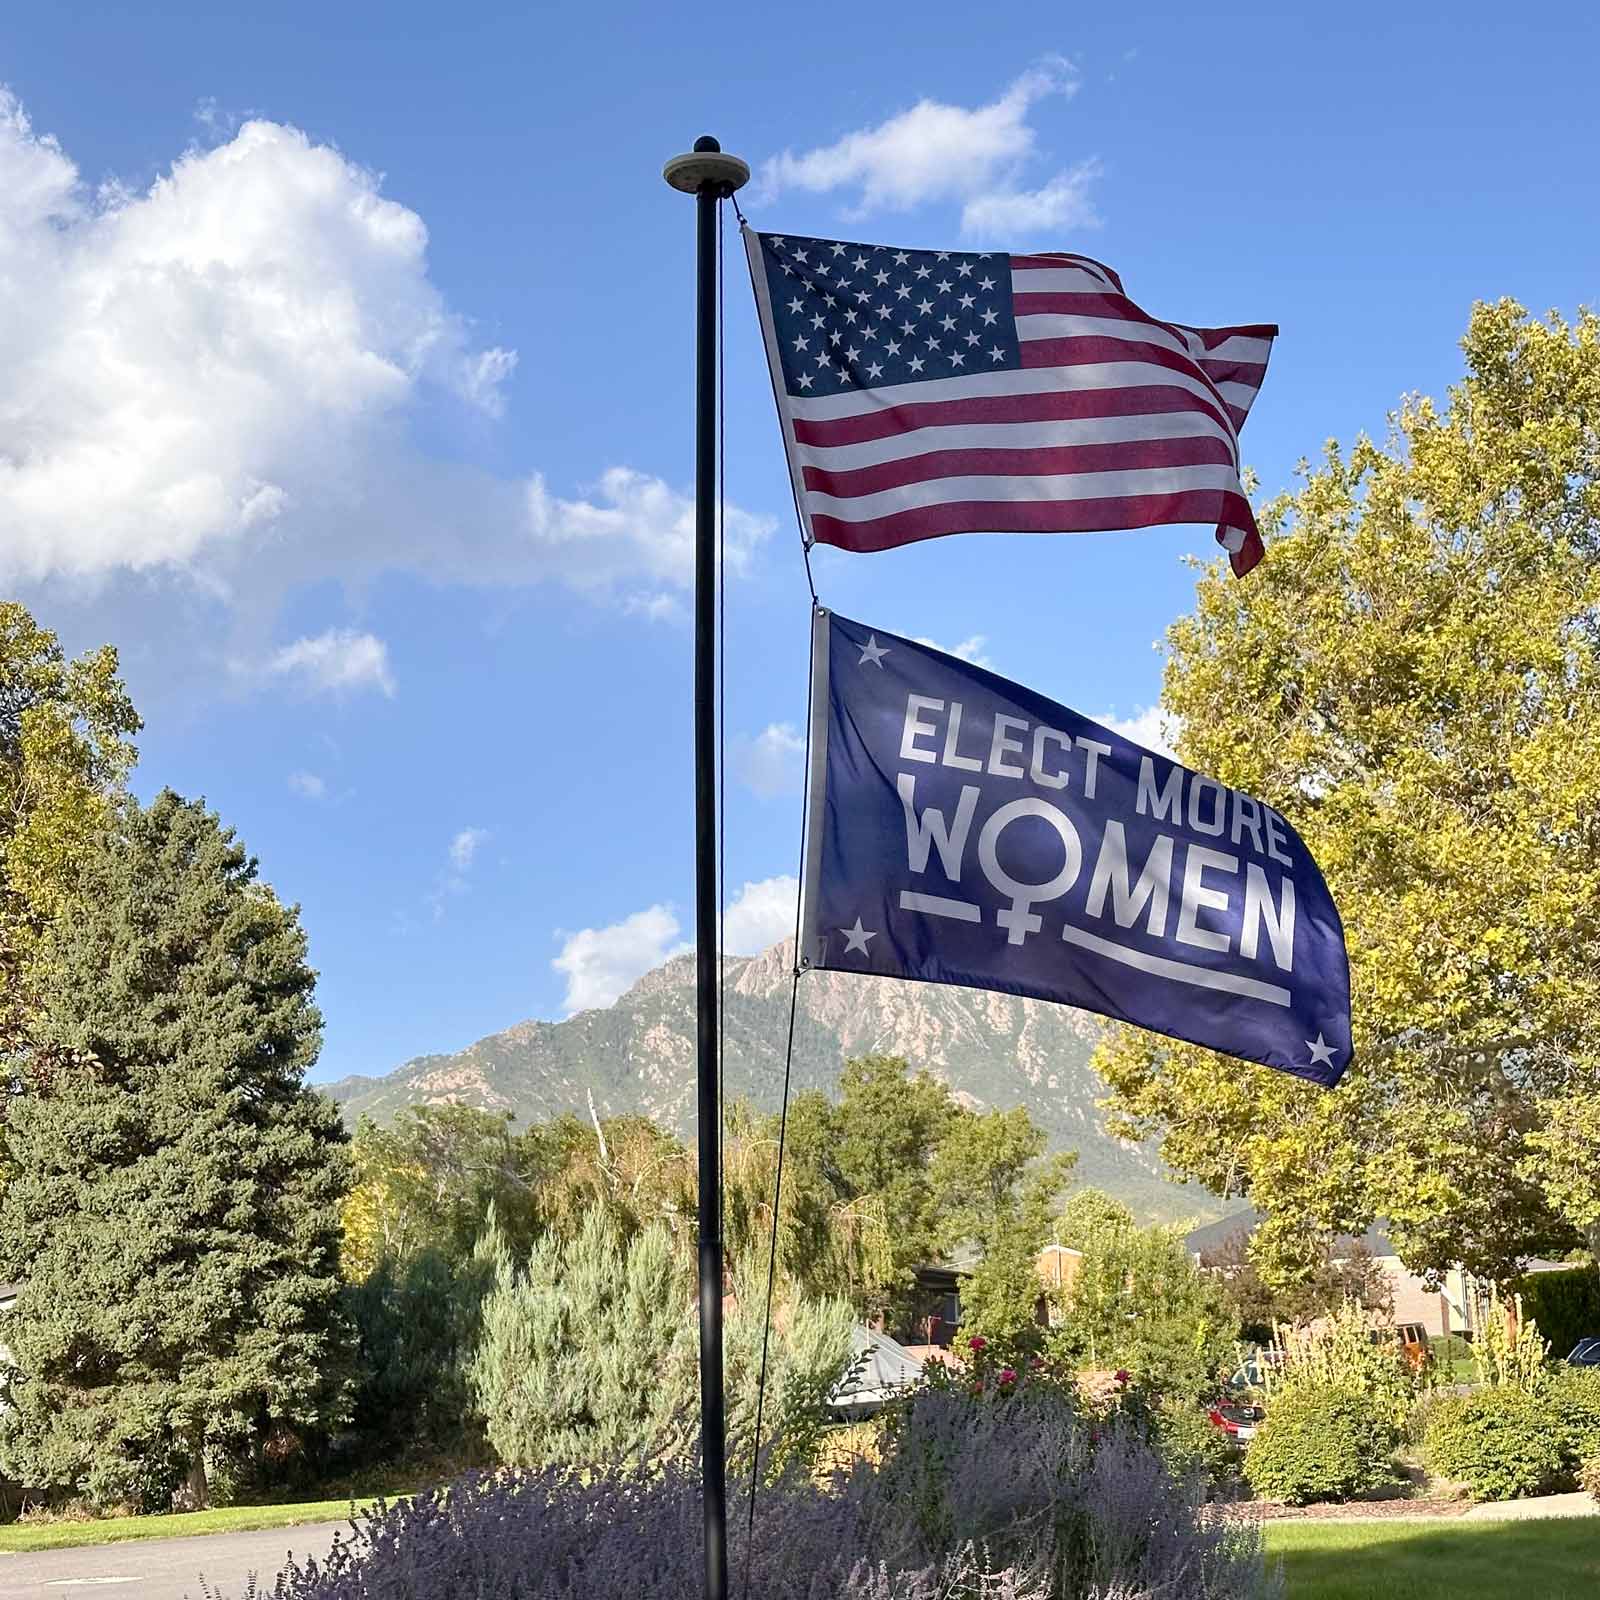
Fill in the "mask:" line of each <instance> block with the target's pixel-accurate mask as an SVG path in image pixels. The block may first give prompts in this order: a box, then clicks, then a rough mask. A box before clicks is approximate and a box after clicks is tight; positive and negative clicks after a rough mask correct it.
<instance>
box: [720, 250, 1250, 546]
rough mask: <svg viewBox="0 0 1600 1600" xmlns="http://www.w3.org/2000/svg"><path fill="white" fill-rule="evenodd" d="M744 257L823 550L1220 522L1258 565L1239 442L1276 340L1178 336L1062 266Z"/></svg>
mask: <svg viewBox="0 0 1600 1600" xmlns="http://www.w3.org/2000/svg"><path fill="white" fill-rule="evenodd" d="M745 247H746V250H747V253H748V255H749V258H750V272H751V278H752V281H753V282H754V284H755V291H756V303H757V305H758V307H759V309H760V314H761V327H762V332H763V335H764V337H765V340H766V346H767V357H768V361H769V363H770V365H771V368H772V375H773V388H774V391H775V393H776V396H777V401H778V411H779V415H780V418H781V420H782V423H783V433H784V441H785V444H786V446H787V448H788V454H789V470H790V473H791V474H792V476H793V479H794V488H795V498H796V500H797V502H798V504H799V509H800V518H801V523H802V527H803V531H804V534H805V539H806V542H807V544H813V543H822V544H832V545H838V546H840V547H841V548H843V549H846V550H888V549H892V548H893V547H894V546H896V545H902V544H910V543H912V542H914V541H915V540H918V539H932V538H937V537H938V536H939V535H941V534H946V533H1089V532H1094V531H1098V530H1101V529H1108V528H1143V527H1149V526H1151V525H1153V524H1155V523H1160V522H1207V523H1214V524H1215V525H1216V530H1217V541H1218V543H1220V544H1221V545H1222V546H1223V548H1224V549H1225V550H1227V551H1228V555H1229V559H1230V561H1231V562H1232V565H1233V570H1234V572H1235V573H1237V574H1239V575H1240V576H1243V574H1244V573H1246V572H1248V571H1249V570H1250V568H1251V567H1253V566H1254V565H1255V564H1256V562H1257V561H1259V560H1260V559H1261V554H1262V545H1261V535H1260V534H1259V533H1258V532H1257V530H1256V522H1255V516H1254V514H1253V513H1252V512H1251V509H1250V503H1249V501H1248V500H1247V499H1246V498H1245V494H1244V488H1243V486H1242V484H1241V483H1240V480H1239V428H1240V426H1241V425H1242V424H1243V422H1244V419H1245V416H1246V414H1247V413H1248V412H1249V410H1250V404H1251V402H1252V401H1253V400H1254V399H1255V397H1256V391H1257V390H1258V389H1259V388H1260V387H1261V380H1262V378H1263V377H1264V376H1265V374H1266V370H1267V357H1268V355H1269V353H1270V352H1271V349H1272V341H1273V339H1274V337H1275V336H1276V335H1277V332H1278V330H1277V329H1276V328H1275V327H1263V326H1258V327H1243V328H1191V327H1186V326H1184V325H1183V324H1181V323H1176V322H1160V321H1158V320H1157V319H1156V318H1154V317H1152V316H1150V315H1149V314H1148V313H1147V312H1145V311H1142V310H1140V308H1139V307H1138V306H1137V305H1135V304H1134V302H1133V301H1132V300H1130V299H1129V298H1128V297H1127V295H1126V294H1125V293H1124V292H1123V288H1122V280H1121V279H1120V278H1118V276H1117V275H1116V273H1114V272H1113V271H1112V270H1111V269H1110V268H1109V267H1105V266H1102V265H1101V264H1100V263H1099V262H1098V261H1091V260H1090V259H1089V258H1088V257H1087V256H1080V255H1069V254H1066V253H1062V252H1051V253H1048V254H1044V255H1006V254H997V253H995V252H975V251H959V250H896V249H893V248H891V247H889V246H887V245H871V244H850V243H846V242H845V241H843V240H835V239H808V238H800V237H796V236H795V235H792V234H776V233H757V232H756V231H755V230H754V229H746V230H745Z"/></svg>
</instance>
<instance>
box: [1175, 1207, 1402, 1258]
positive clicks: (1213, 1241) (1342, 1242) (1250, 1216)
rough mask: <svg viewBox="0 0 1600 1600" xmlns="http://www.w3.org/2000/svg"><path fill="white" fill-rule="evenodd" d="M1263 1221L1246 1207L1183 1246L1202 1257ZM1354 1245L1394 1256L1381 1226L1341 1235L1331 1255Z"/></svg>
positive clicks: (1187, 1238) (1197, 1232)
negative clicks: (1358, 1235) (1208, 1251)
mask: <svg viewBox="0 0 1600 1600" xmlns="http://www.w3.org/2000/svg"><path fill="white" fill-rule="evenodd" d="M1265 1221H1266V1213H1265V1212H1262V1211H1257V1210H1256V1208H1255V1207H1254V1206H1246V1207H1245V1208H1244V1210H1243V1211H1235V1212H1234V1213H1233V1215H1232V1216H1228V1217H1223V1218H1221V1219H1220V1220H1218V1221H1216V1222H1208V1223H1207V1224H1206V1225H1205V1226H1204V1227H1203V1228H1196V1229H1195V1230H1194V1232H1192V1233H1190V1234H1186V1235H1185V1236H1184V1241H1183V1242H1184V1244H1185V1245H1187V1246H1188V1248H1189V1251H1190V1253H1191V1254H1193V1255H1203V1254H1204V1253H1205V1252H1206V1251H1207V1250H1215V1249H1216V1248H1217V1247H1218V1246H1219V1245H1221V1244H1225V1243H1226V1242H1227V1241H1228V1240H1229V1239H1231V1238H1233V1237H1234V1235H1235V1234H1240V1233H1242V1234H1244V1235H1246V1236H1247V1237H1248V1236H1249V1235H1250V1234H1252V1233H1254V1232H1255V1231H1256V1229H1257V1228H1259V1227H1260V1226H1261V1224H1262V1223H1263V1222H1265ZM1357 1244H1359V1245H1362V1246H1364V1247H1365V1248H1366V1250H1367V1252H1368V1253H1369V1254H1370V1255H1375V1256H1392V1255H1394V1254H1395V1248H1394V1246H1393V1245H1392V1244H1391V1243H1390V1242H1389V1236H1388V1234H1387V1233H1386V1232H1385V1231H1384V1228H1383V1225H1382V1224H1381V1223H1374V1224H1373V1225H1372V1226H1371V1227H1370V1228H1368V1229H1367V1231H1366V1232H1365V1233H1364V1234H1362V1235H1361V1236H1360V1237H1359V1238H1357V1237H1356V1236H1355V1235H1354V1234H1351V1233H1341V1234H1340V1235H1339V1236H1338V1237H1337V1238H1336V1239H1335V1240H1334V1241H1333V1253H1334V1255H1335V1256H1338V1255H1339V1253H1340V1251H1341V1250H1344V1251H1348V1250H1349V1249H1350V1248H1351V1247H1352V1246H1354V1245H1357Z"/></svg>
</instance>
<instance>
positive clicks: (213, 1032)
mask: <svg viewBox="0 0 1600 1600" xmlns="http://www.w3.org/2000/svg"><path fill="white" fill-rule="evenodd" d="M39 955H40V959H39V963H38V973H39V981H38V987H37V993H36V998H37V1003H38V1017H37V1020H36V1021H35V1023H34V1024H33V1026H32V1028H31V1030H30V1034H31V1036H30V1041H29V1046H28V1054H27V1058H26V1061H25V1068H24V1072H23V1075H22V1081H23V1086H24V1092H23V1093H21V1094H20V1095H18V1096H16V1097H15V1098H14V1100H13V1104H12V1108H11V1122H10V1128H9V1134H8V1137H9V1139H10V1142H11V1146H12V1150H13V1152H14V1155H15V1157H16V1161H17V1171H16V1174H15V1176H14V1177H13V1179H12V1181H11V1182H10V1183H9V1184H8V1186H7V1188H6V1190H5V1193H4V1195H3V1196H0V1277H7V1278H13V1279H16V1280H18V1281H19V1282H21V1283H22V1285H23V1288H22V1292H21V1294H20V1296H19V1298H18V1300H17V1303H16V1306H15V1308H14V1310H13V1311H12V1313H11V1315H10V1316H9V1317H8V1319H7V1323H6V1342H7V1344H8V1345H9V1346H10V1347H11V1350H12V1353H13V1355H14V1357H15V1360H16V1364H17V1367H18V1369H19V1372H20V1374H21V1375H20V1376H19V1377H18V1378H17V1379H16V1381H15V1382H14V1384H13V1398H14V1401H15V1409H14V1410H12V1411H9V1412H7V1413H6V1414H5V1416H4V1417H3V1418H0V1468H3V1470H5V1471H6V1472H8V1473H9V1474H10V1475H11V1476H13V1477H16V1478H19V1479H21V1480H23V1481H25V1482H28V1483H33V1484H39V1485H55V1484H65V1485H77V1486H79V1487H80V1488H81V1490H82V1491H84V1492H87V1493H89V1494H90V1495H92V1496H94V1497H95V1498H97V1499H102V1500H106V1499H113V1500H114V1499H118V1498H121V1496H122V1494H123V1493H124V1492H126V1489H127V1483H128V1478H129V1475H130V1473H134V1472H136V1471H137V1470H138V1468H139V1464H140V1463H144V1464H146V1465H147V1466H149V1467H150V1468H151V1470H154V1469H155V1466H156V1465H158V1464H159V1463H160V1462H161V1461H163V1460H171V1461H182V1462H183V1463H185V1464H186V1466H187V1470H188V1473H189V1479H190V1488H191V1492H192V1494H193V1497H194V1498H195V1500H196V1501H198V1502H199V1503H201V1504H203V1503H204V1502H205V1499H206V1452H207V1450H208V1449H212V1450H227V1451H234V1450H243V1449H248V1448H250V1447H251V1445H252V1443H256V1444H258V1443H259V1442H260V1440H261V1439H262V1436H263V1434H264V1433H265V1432H266V1431H267V1430H269V1429H280V1430H281V1429H289V1430H305V1429H315V1428H320V1427H326V1426H328V1425H330V1424H332V1423H335V1422H337V1421H339V1420H340V1419H341V1418H342V1417H343V1415H344V1412H345V1385H344V1383H343V1381H342V1377H341V1373H342V1368H343V1364H344V1362H345V1359H346V1347H347V1333H346V1329H345V1327H344V1325H343V1323H342V1321H341V1319H340V1317H339V1315H338V1311H337V1298H338V1291H339V1280H338V1239H339V1205H340V1202H341V1201H342V1199H343V1198H344V1194H345V1191H346V1189H347V1188H348V1185H349V1181H350V1164H349V1157H348V1152H347V1149H346V1139H345V1135H344V1132H343V1129H342V1128H341V1127H340V1124H339V1118H338V1113H337V1111H336V1110H335V1108H334V1107H333V1105H332V1104H331V1102H329V1101H328V1100H326V1099H325V1098H323V1097H322V1096H321V1095H318V1094H315V1093H313V1092H311V1091H310V1090H308V1089H307V1088H306V1085H305V1074H306V1070H307V1068H308V1067H309V1066H310V1065H311V1064H312V1062H313V1061H314V1060H315V1058H316V1053H317V1046H318V1043H319V1038H320V1029H321V1018H320V1016H319V1015H318V1012H317V1009H316V1006H315V1005H314V1003H313V999H312V994H313V987H314V983H315V976H314V974H313V973H312V971H311V969H310V967H309V966H308V965H307V964H306V945H305V935H304V934H303V933H302V931H301V929H300V926H299V923H298V920H297V917H296V913H295V912H294V910H293V909H291V908H287V907H285V906H283V905H282V904H281V903H280V902H279V901H278V900H277V899H276V897H275V896H274V895H273V894H272V892H271V890H270V889H268V888H267V887H266V886H265V885H264V884H263V883H261V882H260V880H259V878H258V876H257V870H256V863H255V861H254V860H253V859H251V858H250V857H248V856H247V855H246V854H245V852H244V850H243V848H242V847H241V846H240V845H239V843H238V842H237V840H236V839H235V837H234V835H233V833H232V832H231V830H228V829H225V828H224V827H223V826H222V824H221V823H220V822H219V821H218V819H217V818H216V817H215V816H214V815H212V814H210V813H209V812H207V811H206V810H205V809H204V807H203V806H202V805H200V804H198V803H195V802H190V801H185V800H181V799H179V797H178V796H176V795H175V794H172V793H171V792H170V791H169V792H165V793H163V794H162V795H160V796H159V797H158V798H157V799H156V800H155V802H154V803H153V804H152V805H151V806H150V807H149V808H148V809H146V808H144V807H141V806H140V805H138V804H137V803H136V802H133V801H129V802H127V803H125V804H124V805H123V806H122V808H121V809H120V811H119V814H118V817H117V827H116V829H115V831H113V832H108V833H106V834H104V835H102V836H101V838H100V839H99V840H98V841H97V842H96V844H95V845H94V846H93V847H92V849H91V851H90V853H89V855H88V857H87V859H86V861H85V863H84V866H83V869H82V872H81V874H80V877H79V881H78V884H77V888H76V892H75V894H74V896H73V898H72V900H71V901H70V902H69V903H68V904H67V905H66V907H65V908H64V909H63V910H62V912H61V914H59V915H58V916H56V917H55V919H54V920H53V922H52V923H51V924H50V925H49V926H48V927H47V928H46V930H45V932H44V935H43V938H42V940H41V944H40V951H39Z"/></svg>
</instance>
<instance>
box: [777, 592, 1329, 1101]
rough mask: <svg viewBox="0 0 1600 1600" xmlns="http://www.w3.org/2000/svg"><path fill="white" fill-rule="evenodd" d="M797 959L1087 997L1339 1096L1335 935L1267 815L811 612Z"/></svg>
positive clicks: (1290, 846)
mask: <svg viewBox="0 0 1600 1600" xmlns="http://www.w3.org/2000/svg"><path fill="white" fill-rule="evenodd" d="M814 649H815V683H814V688H813V699H812V711H811V715H812V730H811V771H810V773H809V775H808V780H807V781H808V786H809V790H810V837H809V840H808V843H807V850H806V873H805V885H804V888H803V891H802V910H801V917H802V921H801V928H802V933H801V946H800V960H801V965H802V966H803V967H806V966H809V967H827V968H832V969H835V970H838V971H844V972H871V973H877V974H880V975H883V976H886V977H897V978H920V979H923V980H925V981H927V982H931V983H956V984H965V985H968V986H970V987H972V988H977V989H999V990H1004V991H1005V992H1006V993H1009V994H1020V995H1030V996H1032V997H1034V998H1036V999H1040V1000H1054V1001H1059V1002H1061V1003H1062V1004H1064V1005H1073V1006H1081V1007H1082V1008H1083V1009H1084V1010H1086V1011H1097V1012H1099V1013H1101V1014H1102V1015H1103V1016H1108V1017H1115V1018H1117V1019H1119V1020H1120V1021H1123V1022H1132V1023H1136V1024H1137V1025H1138V1026H1139V1027H1141V1028H1150V1029H1152V1030H1153V1031H1155V1032H1157V1033H1164V1034H1169V1035H1171V1036H1172V1037H1173V1038H1177V1039H1188V1040H1190V1041H1192V1042H1193V1043H1195V1044H1201V1045H1206V1046H1208V1047H1209V1048H1211V1049H1213V1050H1221V1051H1225V1052H1226V1053H1227V1054H1229V1055H1234V1056H1242V1057H1243V1058H1245V1059H1246V1060H1249V1061H1260V1062H1263V1063H1265V1064H1266V1065H1267V1066H1269V1067H1276V1068H1278V1069H1279V1070H1280V1071H1283V1072H1292V1073H1294V1074H1296V1075H1297V1076H1299V1077H1302V1078H1309V1079H1310V1080H1311V1081H1312V1082H1314V1083H1320V1084H1324V1085H1326V1086H1328V1087H1330V1088H1331V1087H1332V1086H1333V1085H1334V1084H1336V1083H1337V1082H1338V1081H1339V1078H1340V1075H1341V1074H1342V1073H1343V1072H1344V1069H1345V1068H1346V1067H1347V1066H1348V1065H1349V1064H1350V968H1349V962H1348V960H1347V958H1346V955H1345V947H1344V928H1343V925H1342V924H1341V923H1340V920H1339V913H1338V911H1337V909H1336V908H1335V906H1334V904H1333V900H1332V897H1331V896H1330V895H1329V893H1328V886H1327V884H1326V883H1324V882H1323V878H1322V874H1321V872H1319V871H1318V870H1317V864H1316V862H1314V861H1313V860H1312V859H1311V855H1310V852H1309V851H1308V850H1307V849H1306V847H1305V845H1304V844H1303V843H1302V842H1301V839H1300V836H1299V835H1298V834H1297V833H1296V832H1295V831H1294V829H1293V828H1292V827H1290V825H1289V824H1288V823H1287V822H1286V821H1285V820H1284V819H1283V817H1282V816H1280V815H1279V814H1278V812H1276V811H1274V810H1273V809H1272V808H1271V807H1270V806H1267V805H1263V804H1262V803H1261V802H1260V801H1258V800H1253V799H1251V797H1250V796H1249V795H1246V794H1241V793H1240V792H1239V791H1238V790H1236V789H1230V788H1228V787H1226V786H1225V785H1224V784H1221V783H1219V782H1217V780H1216V779H1215V778H1208V777H1205V776H1203V775H1202V774H1200V773H1198V772H1191V771H1190V770H1189V769H1188V768H1187V767H1183V766H1180V765H1179V764H1178V763H1177V762H1175V761H1170V760H1168V759H1167V758H1166V757H1165V756H1160V755H1156V754H1154V753H1152V752H1151V751H1148V750H1144V749H1141V748H1140V747H1139V746H1138V745H1136V744H1133V743H1132V742H1131V741H1129V740H1127V739H1125V738H1123V736H1122V735H1121V734H1119V733H1116V732H1114V731H1113V730H1111V729H1110V728H1105V727H1102V726H1100V725H1099V724H1098V723H1095V722H1091V721H1089V719H1088V718H1087V717H1082V716H1079V714H1078V713H1077V712H1076V711H1069V710H1068V709H1067V708H1066V707H1065V706H1062V705H1057V704H1056V703H1055V702H1054V701H1051V700H1046V699H1044V698H1043V697H1042V696H1040V695H1036V694H1034V693H1032V692H1031V691H1030V690H1028V689H1024V688H1023V687H1022V686H1021V685H1020V684H1015V683H1009V682H1007V681H1006V679H1004V678H1001V677H999V676H997V675H996V674H995V673H992V672H986V671H985V670H984V669H983V668H981V667H975V666H972V665H971V664H969V663H968V662H965V661H958V660H956V659H955V658H954V657H952V656H948V655H945V654H944V653H943V652H942V651H939V650H934V649H930V648H929V647H927V646H926V645H920V644H916V643H914V642H913V641H912V640H910V639H903V638H900V637H899V636H898V635H896V634H891V633H885V632H883V631H882V630H881V629H879V630H877V631H873V630H870V629H868V628H865V627H863V626H862V625H861V624H860V623H858V622H850V621H847V620H846V619H845V618H843V617H840V616H835V615H832V614H831V613H829V612H826V611H822V610H818V611H817V613H816V619H815V636H814Z"/></svg>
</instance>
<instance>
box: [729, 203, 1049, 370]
mask: <svg viewBox="0 0 1600 1600" xmlns="http://www.w3.org/2000/svg"><path fill="white" fill-rule="evenodd" d="M757 237H758V238H759V239H760V241H761V260H762V265H763V266H764V267H765V268H766V274H767V292H768V295H769V296H770V299H771V304H772V320H773V326H774V330H775V333H776V336H777V341H778V354H779V358H780V360H781V361H782V364H783V385H784V389H785V390H786V391H787V392H788V393H789V394H791V395H795V396H802V395H820V394H840V393H843V392H845V391H847V390H858V389H864V388H866V389H881V388H883V387H885V386H886V385H889V384H900V383H920V382H925V381H926V380H928V379H930V378H959V377H965V376H969V375H970V374H972V373H974V372H1009V371H1015V370H1016V369H1017V368H1018V367H1020V366H1021V365H1022V357H1021V353H1020V351H1019V350H1018V347H1017V322H1016V317H1015V316H1014V315H1013V313H1012V309H1011V258H1010V257H1009V256H1007V255H999V254H989V255H976V254H972V253H968V252H964V251H959V250H896V249H893V248H891V247H890V246H888V245H880V244H846V243H844V242H842V241H839V240H833V239H804V238H797V237H796V236H794V235H793V234H778V233H763V234H758V235H757Z"/></svg>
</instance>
